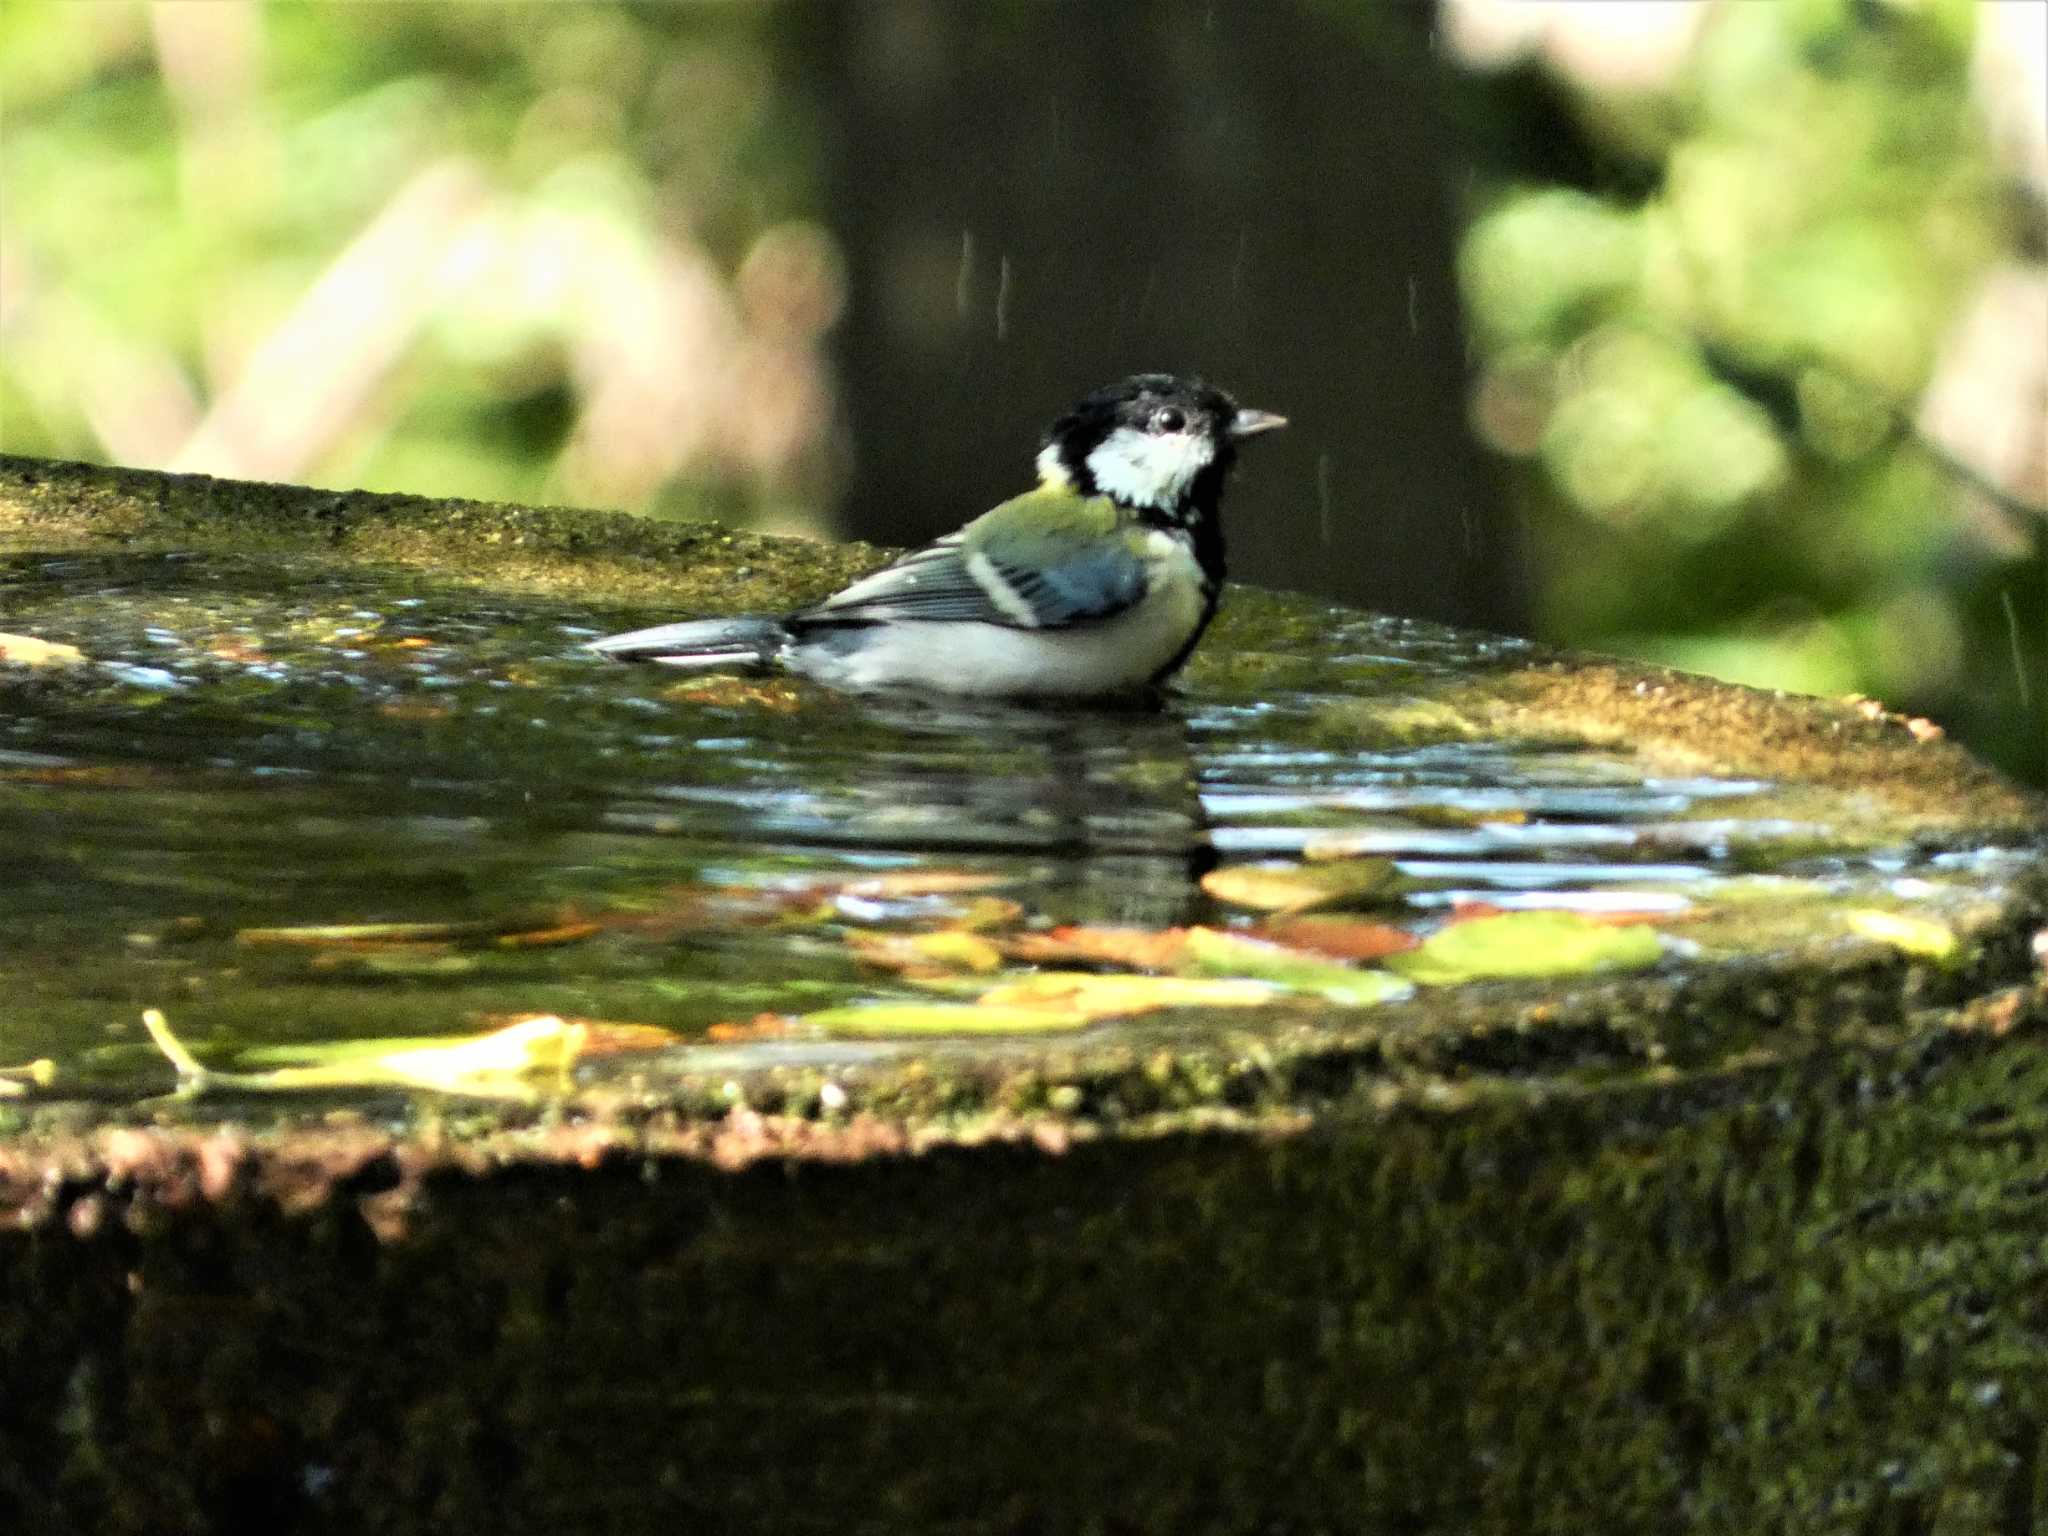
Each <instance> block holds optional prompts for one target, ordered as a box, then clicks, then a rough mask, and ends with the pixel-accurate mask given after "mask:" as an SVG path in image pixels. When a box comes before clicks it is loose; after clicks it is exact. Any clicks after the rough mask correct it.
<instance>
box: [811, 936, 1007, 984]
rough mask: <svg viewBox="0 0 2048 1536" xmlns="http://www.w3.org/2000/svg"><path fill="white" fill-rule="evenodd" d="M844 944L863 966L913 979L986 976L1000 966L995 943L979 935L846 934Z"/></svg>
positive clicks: (1000, 953)
mask: <svg viewBox="0 0 2048 1536" xmlns="http://www.w3.org/2000/svg"><path fill="white" fill-rule="evenodd" d="M846 945H847V948H849V949H851V950H852V951H853V954H854V958H855V959H857V960H858V961H860V963H861V964H862V965H866V966H871V967H873V968H874V969H876V970H879V971H895V972H898V973H899V974H901V975H904V976H908V977H911V978H913V979H917V978H922V977H930V976H955V975H958V974H959V973H960V972H962V971H968V972H972V973H973V974H975V975H979V976H985V975H987V974H989V973H990V972H991V971H996V970H1000V969H1001V968H1002V964H1003V952H1002V951H1001V950H1000V949H998V948H996V946H995V945H994V944H992V943H991V942H989V941H988V940H987V939H984V938H982V937H981V936H980V935H979V934H974V933H965V932H960V931H957V930H945V931H941V932H939V933H849V934H848V935H847V936H846Z"/></svg>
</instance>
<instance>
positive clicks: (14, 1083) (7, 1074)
mask: <svg viewBox="0 0 2048 1536" xmlns="http://www.w3.org/2000/svg"><path fill="white" fill-rule="evenodd" d="M56 1080H57V1063H55V1062H54V1061H52V1060H50V1058H49V1057H47V1056H43V1057H38V1058H37V1059H36V1060H34V1061H31V1062H28V1063H26V1064H24V1065H22V1066H19V1067H0V1098H19V1097H21V1096H22V1095H23V1094H25V1093H27V1092H28V1091H29V1089H31V1088H47V1087H49V1086H50V1084H52V1083H54V1082H55V1081H56Z"/></svg>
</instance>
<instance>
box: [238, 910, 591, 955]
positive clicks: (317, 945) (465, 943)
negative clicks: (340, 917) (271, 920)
mask: <svg viewBox="0 0 2048 1536" xmlns="http://www.w3.org/2000/svg"><path fill="white" fill-rule="evenodd" d="M601 931H602V925H601V924H598V923H592V922H581V921H576V922H561V921H558V920H555V919H552V918H536V917H518V918H501V919H497V920H495V921H493V920H485V921H481V922H454V923H310V924H306V925H304V926H295V927H290V928H243V929H239V930H237V931H236V933H235V942H236V943H238V944H248V945H253V946H256V947H259V948H262V947H275V948H298V949H402V948H423V947H431V948H440V949H447V948H450V947H470V948H497V949H523V948H527V947H529V946H546V945H553V944H573V943H575V942H576V941H578V940H579V939H587V938H589V937H590V936H591V935H592V934H594V933H598V932H601Z"/></svg>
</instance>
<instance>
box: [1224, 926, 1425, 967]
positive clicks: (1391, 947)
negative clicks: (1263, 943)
mask: <svg viewBox="0 0 2048 1536" xmlns="http://www.w3.org/2000/svg"><path fill="white" fill-rule="evenodd" d="M1252 932H1253V933H1255V934H1256V935H1258V937H1260V938H1262V939H1267V940H1270V941H1271V942H1272V943H1275V944H1285V945H1286V946H1287V947H1288V948H1289V949H1299V950H1302V951H1305V952H1306V953H1308V954H1311V955H1321V956H1323V957H1324V958H1326V959H1330V960H1378V959H1379V958H1381V957H1382V956H1384V955H1398V954H1399V953H1401V951H1402V950H1404V949H1413V948H1415V946H1416V945H1418V944H1420V943H1421V942H1422V940H1421V939H1419V938H1417V937H1416V936H1415V935H1414V934H1412V933H1410V932H1409V931H1408V930H1407V929H1406V928H1397V927H1395V926H1394V925H1393V924H1392V923H1375V922H1370V921H1368V920H1366V919H1365V918H1362V917H1334V916H1330V917H1325V916H1303V917H1269V918H1267V919H1266V920H1265V921H1264V922H1262V923H1260V924H1259V925H1258V926H1257V927H1256V928H1254V929H1252Z"/></svg>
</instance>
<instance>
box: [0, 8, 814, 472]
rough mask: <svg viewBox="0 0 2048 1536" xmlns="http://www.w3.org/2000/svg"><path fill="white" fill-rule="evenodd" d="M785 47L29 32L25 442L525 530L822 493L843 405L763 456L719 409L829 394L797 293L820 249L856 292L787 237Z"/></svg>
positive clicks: (12, 243) (385, 22) (117, 29)
mask: <svg viewBox="0 0 2048 1536" xmlns="http://www.w3.org/2000/svg"><path fill="white" fill-rule="evenodd" d="M765 33H766V28H765V16H764V8H761V7H753V6H672V5H645V4H637V5H636V4H626V3H601V0H584V3H577V4H572V5H482V4H475V5H469V4H465V5H447V4H438V3H390V4H376V5H347V4H303V5H261V4H256V3H253V0H183V3H173V4H168V5H157V6H154V7H152V6H145V5H143V4H141V3H130V0H98V3H94V4H78V3H75V0H10V3H9V4H8V5H7V6H6V7H4V8H0V59H4V61H5V62H4V68H5V79H6V99H5V104H4V106H5V129H6V131H5V134H4V136H0V173H4V188H5V194H6V201H7V205H8V214H9V217H8V219H7V222H6V227H5V230H4V233H0V273H4V276H0V336H4V338H5V341H6V346H5V348H4V352H0V443H4V446H5V447H6V448H7V449H8V450H11V451H15V452H25V453H38V454H49V455H56V456H63V457H72V458H84V459H95V458H114V459H118V460H122V461H125V462H131V463H141V464H176V463H178V462H179V460H180V458H181V456H183V457H184V458H185V459H186V460H187V461H188V462H187V467H195V468H208V469H216V470H218V471H219V472H222V473H230V474H232V473H238V472H239V473H253V474H258V475H262V476H264V477H269V478H290V479H296V480H303V481H308V482H311V483H316V484H317V483H334V484H344V483H346V484H357V485H364V486H369V487H371V488H377V489H403V490H408V491H416V492H421V493H425V494H462V495H468V496H481V497H497V498H505V499H513V500H526V501H532V500H568V501H580V502H610V503H619V502H625V503H628V504H637V505H642V506H648V505H653V506H662V505H669V504H674V505H678V506H681V507H687V508H690V509H693V510H703V509H704V508H705V507H706V506H707V505H709V506H711V507H713V508H714V509H715V508H718V507H736V508H743V507H745V506H746V505H749V504H751V503H755V502H758V501H759V500H760V499H761V497H762V496H763V495H764V494H765V495H769V496H773V495H775V494H778V493H779V494H784V495H788V496H791V497H796V496H800V495H801V494H803V493H805V492H809V491H814V490H815V489H816V482H817V474H816V472H817V471H818V469H819V465H820V454H819V451H818V449H819V444H818V442H817V440H816V438H817V434H818V432H819V431H821V430H822V427H821V425H820V422H821V420H822V419H823V418H824V417H827V416H829V397H825V396H822V395H820V394H819V392H818V391H816V390H815V389H814V390H813V391H812V393H813V395H814V396H817V398H811V399H807V400H806V401H804V402H802V403H803V404H804V405H805V406H807V407H810V408H811V409H812V419H810V420H808V421H807V422H805V423H804V424H803V427H804V428H807V429H809V430H811V432H812V440H810V441H807V442H805V443H801V444H798V445H796V446H795V447H794V448H792V447H791V446H790V444H789V443H787V442H786V441H780V440H778V441H777V442H775V443H770V444H767V445H766V446H765V447H763V446H762V445H760V444H757V443H752V442H748V441H744V440H740V441H736V440H735V439H736V438H738V439H744V438H745V432H744V431H741V432H738V433H735V432H733V431H731V430H728V428H729V425H730V423H729V422H728V421H726V420H724V419H723V418H722V416H721V409H720V406H719V403H718V402H717V401H716V400H715V399H712V398H709V396H708V394H707V388H706V384H705V383H704V382H703V381H704V380H709V381H710V383H709V387H710V388H711V389H722V390H725V391H727V392H730V391H731V390H732V388H733V386H734V379H733V376H734V375H736V374H744V375H747V377H748V379H750V380H752V381H753V382H755V383H758V382H760V380H759V379H758V378H756V377H755V376H756V375H759V374H761V373H763V372H766V373H769V374H775V375H776V379H775V380H771V381H770V382H775V381H777V380H780V379H781V378H782V375H780V374H776V368H775V365H776V364H777V363H790V362H791V358H790V357H789V356H784V355H783V354H784V353H792V352H793V353H796V354H801V355H800V356H796V357H795V363H796V365H797V366H798V371H801V366H802V365H804V364H807V363H809V362H810V361H811V360H812V359H813V358H814V356H815V353H816V349H815V347H814V346H812V345H811V343H812V342H813V341H814V340H815V332H816V330H817V329H818V328H819V326H818V325H815V324H814V325H813V326H812V328H811V333H810V334H807V335H800V336H791V335H790V334H789V328H788V327H787V326H783V328H782V330H781V332H780V333H778V332H777V327H778V325H779V324H781V321H782V320H783V318H785V315H784V312H785V311H786V310H787V308H788V305H787V303H786V302H785V301H787V300H788V299H789V297H790V296H789V294H788V293H787V291H786V290H787V288H788V286H789V284H788V282H787V281H784V282H783V283H782V286H781V288H780V289H778V288H777V279H778V277H780V278H782V279H787V278H789V276H790V268H791V262H790V261H789V259H788V258H789V257H790V255H791V253H792V252H795V253H796V254H797V255H798V256H800V257H802V258H804V259H806V260H808V261H809V262H810V269H809V270H808V273H807V274H806V273H803V272H799V273H798V274H797V275H798V276H799V277H802V276H805V275H808V276H809V277H810V278H812V279H813V280H815V281H816V282H818V283H822V284H824V285H826V286H827V287H828V288H829V286H830V284H831V282H832V281H833V280H834V273H833V271H832V269H831V260H832V257H831V253H830V251H829V249H827V248H825V247H824V245H823V243H822V242H821V240H820V239H819V238H818V237H817V235H816V232H815V231H806V230H805V226H802V225H801V224H792V223H791V222H790V221H792V220H799V219H800V218H801V216H802V214H803V213H804V211H805V209H806V208H807V207H808V206H809V205H810V202H811V197H810V187H809V183H808V180H807V178H808V175H809V170H810V165H811V162H812V158H813V157H812V155H811V153H810V149H809V134H810V131H811V129H810V125H809V123H808V122H807V120H806V119H804V118H803V116H802V115H801V113H800V111H798V110H796V108H797V107H798V106H799V105H800V103H793V102H792V100H791V98H789V97H788V96H787V95H786V94H784V93H779V92H777V91H776V90H775V89H774V88H773V80H772V67H771V57H770V50H769V47H768V43H767V41H766V36H765ZM437 173H438V175H437ZM792 231H797V232H798V234H797V235H796V237H795V238H794V239H792V237H791V232H792ZM764 239H766V240H768V241H769V262H768V265H769V266H770V267H771V268H773V269H774V270H771V271H769V272H768V273H767V275H766V277H765V279H764V280H763V281H761V282H758V283H756V284H755V285H754V287H755V289H756V290H762V291H755V292H750V291H749V290H748V288H747V285H746V283H745V282H744V281H743V274H744V273H745V271H746V269H747V264H748V261H749V259H750V258H751V257H755V256H757V255H759V253H760V252H761V250H762V248H763V247H762V242H763V240H764ZM778 252H779V253H780V255H781V257H782V258H783V259H782V261H781V265H780V267H779V268H778V267H776V255H777V253H778ZM351 254H353V255H354V256H355V257H356V258H358V260H357V262H356V264H355V265H353V266H351V265H350V264H349V258H350V256H351ZM798 265H801V262H799V263H798ZM337 274H341V276H340V277H337ZM342 278H348V279H350V281H348V282H344V281H343V280H342ZM323 282H326V283H327V284H328V287H327V288H326V289H325V290H324V291H323V288H322V284H323ZM836 302H837V301H836V298H834V297H832V296H830V295H829V294H828V295H827V296H826V297H825V298H824V299H822V300H817V301H815V302H813V304H812V308H813V309H822V310H823V311H826V312H827V313H825V314H824V315H823V317H822V323H829V318H830V312H836ZM778 304H780V305H781V306H782V307H781V309H780V310H777V308H776V306H777V305H778ZM763 306H765V307H766V308H768V309H769V310H775V311H776V312H775V313H772V314H766V315H764V314H762V313H759V312H758V311H760V310H761V309H762V308H763ZM636 311H638V313H637V316H636ZM813 318H814V319H815V318H817V317H815V316H814V317H813ZM636 330H637V331H638V332H639V334H637V335H636V334H635V332H636ZM764 333H766V337H765V340H766V344H765V345H764V344H763V343H764ZM784 342H788V343H790V345H789V346H781V344H782V343H784ZM266 346H268V347H269V348H270V349H271V350H270V352H269V353H268V354H266V353H265V348H266ZM654 347H659V348H664V349H666V351H667V353H668V354H669V358H670V361H669V363H668V364H667V367H668V369H669V370H671V371H669V372H666V373H657V370H659V369H660V368H661V366H662V365H661V364H660V362H659V360H658V359H650V358H649V357H648V356H646V355H645V354H646V353H647V352H648V351H649V350H650V349H651V348H654ZM778 347H780V350H779V351H778ZM294 349H295V350H296V351H297V353H298V354H300V355H299V356H298V358H297V359H296V362H297V366H293V363H294V359H293V358H291V357H285V356H281V355H280V354H281V353H287V352H291V351H293V350H294ZM764 351H765V352H767V353H772V354H775V355H774V356H771V357H769V358H768V360H767V362H766V363H764V362H763V360H762V355H761V354H762V353H763V352H764ZM686 367H687V368H691V369H694V370H696V371H697V374H698V375H699V376H700V377H699V382H696V383H694V384H693V382H692V381H690V380H687V379H682V378H681V377H679V370H681V369H683V368H686ZM786 371H787V370H785V372H786ZM650 374H656V376H653V377H649V376H648V375H650ZM351 375H354V376H355V380H356V382H355V385H354V387H353V388H348V387H337V386H336V385H335V383H334V382H333V380H334V377H335V376H342V377H344V378H346V377H349V376H351ZM252 381H253V382H252ZM238 384H239V385H241V386H242V387H244V388H254V389H256V390H257V391H258V393H259V394H261V395H262V396H264V397H266V398H263V399H261V400H258V401H257V402H255V404H256V405H258V406H261V407H264V408H267V409H270V410H272V411H273V412H274V413H275V414H276V415H277V416H279V417H282V418H286V419H288V420H289V419H292V418H293V413H294V410H295V409H296V410H297V415H298V418H300V419H299V420H298V421H297V423H296V425H294V426H292V427H290V428H289V429H287V428H282V427H280V428H277V429H276V438H277V440H274V441H268V442H266V443H265V444H264V445H263V451H260V452H255V451H251V452H243V451H238V445H237V444H236V443H234V442H232V441H224V440H223V439H224V438H232V437H233V435H234V434H233V432H232V431H228V430H226V429H227V428H233V427H236V426H246V425H247V424H246V423H241V422H238V421H237V420H236V419H235V417H234V406H233V403H232V402H233V395H234V391H235V390H236V388H237V386H238ZM323 391H324V393H323ZM301 392H303V395H304V399H303V400H301V399H300V398H299V396H300V394H301ZM636 401H637V408H636ZM224 402H225V403H224ZM223 413H225V419H223ZM256 425H257V426H258V427H262V428H263V429H264V430H266V431H267V430H269V428H268V426H267V425H266V424H263V423H257V424H256ZM579 433H581V434H582V435H583V436H584V437H585V438H586V439H588V441H586V442H585V444H584V446H583V450H582V453H581V457H580V458H579V455H578V448H577V439H578V435H579ZM794 435H797V436H801V435H802V432H801V431H797V432H796V433H795V434H794ZM621 439H625V440H626V441H624V442H623V443H622V442H621ZM642 440H647V441H642ZM670 443H675V444H679V445H680V447H679V448H675V449H672V448H671V447H670V446H669V444H670ZM650 444H651V445H650ZM756 450H759V451H756ZM621 462H623V463H624V469H623V470H621V469H620V468H619V465H620V464H621Z"/></svg>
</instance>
